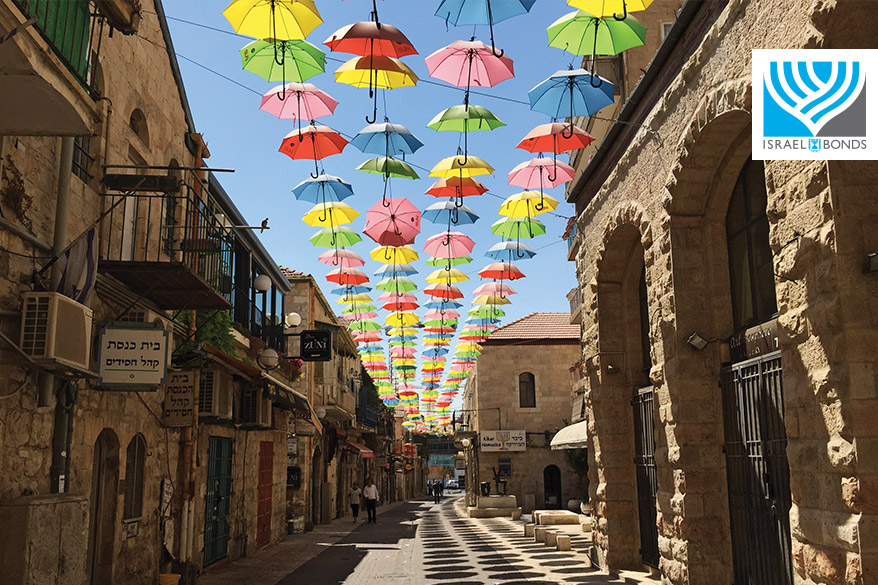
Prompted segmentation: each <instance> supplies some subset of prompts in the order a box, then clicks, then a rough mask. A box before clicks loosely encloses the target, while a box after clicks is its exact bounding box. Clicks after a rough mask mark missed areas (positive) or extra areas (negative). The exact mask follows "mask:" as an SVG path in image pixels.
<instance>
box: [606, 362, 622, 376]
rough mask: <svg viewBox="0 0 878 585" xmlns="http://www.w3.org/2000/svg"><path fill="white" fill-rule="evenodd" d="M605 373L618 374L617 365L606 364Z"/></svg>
mask: <svg viewBox="0 0 878 585" xmlns="http://www.w3.org/2000/svg"><path fill="white" fill-rule="evenodd" d="M607 373H608V374H618V373H619V366H614V365H613V364H607Z"/></svg>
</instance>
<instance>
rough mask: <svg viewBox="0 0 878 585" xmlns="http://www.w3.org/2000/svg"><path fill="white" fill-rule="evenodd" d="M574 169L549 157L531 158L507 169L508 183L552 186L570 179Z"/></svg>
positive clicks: (523, 185) (521, 185)
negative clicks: (509, 169)
mask: <svg viewBox="0 0 878 585" xmlns="http://www.w3.org/2000/svg"><path fill="white" fill-rule="evenodd" d="M575 175H576V169H574V168H573V167H572V166H570V165H568V164H567V163H563V162H561V161H553V160H552V159H551V158H547V157H539V158H532V159H530V160H528V161H525V162H523V163H521V164H519V165H516V167H515V168H514V169H512V170H511V171H509V175H508V179H509V180H508V183H509V184H510V185H515V186H517V187H522V188H524V189H544V188H546V187H548V188H553V187H557V186H559V185H563V184H564V183H567V182H568V181H572V180H573V177H574V176H575Z"/></svg>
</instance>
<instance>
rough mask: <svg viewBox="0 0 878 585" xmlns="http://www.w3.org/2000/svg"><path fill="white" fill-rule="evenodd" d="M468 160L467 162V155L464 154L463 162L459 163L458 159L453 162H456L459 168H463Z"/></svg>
mask: <svg viewBox="0 0 878 585" xmlns="http://www.w3.org/2000/svg"><path fill="white" fill-rule="evenodd" d="M468 160H469V155H468V154H467V153H466V152H464V153H463V162H461V161H460V159H456V160H455V161H454V162H456V163H457V164H459V165H460V166H465V165H466V163H467V161H468Z"/></svg>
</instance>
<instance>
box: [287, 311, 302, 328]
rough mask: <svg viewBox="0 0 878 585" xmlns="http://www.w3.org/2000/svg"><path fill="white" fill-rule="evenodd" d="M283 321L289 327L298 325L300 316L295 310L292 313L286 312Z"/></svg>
mask: <svg viewBox="0 0 878 585" xmlns="http://www.w3.org/2000/svg"><path fill="white" fill-rule="evenodd" d="M284 323H286V326H287V327H289V328H293V327H298V326H299V325H301V324H302V316H301V315H300V314H298V313H296V312H295V311H294V312H292V313H287V316H286V318H285V319H284Z"/></svg>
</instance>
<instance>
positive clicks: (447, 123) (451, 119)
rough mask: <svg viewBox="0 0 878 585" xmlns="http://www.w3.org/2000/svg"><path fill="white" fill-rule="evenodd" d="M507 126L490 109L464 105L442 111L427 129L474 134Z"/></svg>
mask: <svg viewBox="0 0 878 585" xmlns="http://www.w3.org/2000/svg"><path fill="white" fill-rule="evenodd" d="M505 125H506V124H505V123H504V122H503V121H502V120H501V119H500V118H498V117H497V116H495V115H494V113H493V112H491V111H490V110H489V109H488V108H483V107H482V106H466V105H463V106H453V107H450V108H448V109H446V110H442V111H441V112H439V113H438V114H436V116H435V117H434V118H433V119H432V120H430V123H429V124H427V128H432V129H433V130H436V131H438V132H473V131H475V130H493V129H494V128H499V127H500V126H505Z"/></svg>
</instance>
